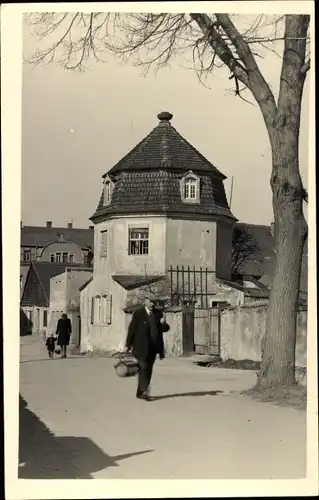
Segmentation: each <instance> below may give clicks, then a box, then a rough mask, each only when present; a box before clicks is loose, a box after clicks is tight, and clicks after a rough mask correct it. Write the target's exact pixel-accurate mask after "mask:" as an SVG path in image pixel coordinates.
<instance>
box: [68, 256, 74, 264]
mask: <svg viewBox="0 0 319 500" xmlns="http://www.w3.org/2000/svg"><path fill="white" fill-rule="evenodd" d="M69 262H70V264H72V263H73V262H74V255H72V254H70V255H69Z"/></svg>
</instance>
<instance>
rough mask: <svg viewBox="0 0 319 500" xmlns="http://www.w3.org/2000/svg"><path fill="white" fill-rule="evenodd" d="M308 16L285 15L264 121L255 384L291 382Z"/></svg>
mask: <svg viewBox="0 0 319 500" xmlns="http://www.w3.org/2000/svg"><path fill="white" fill-rule="evenodd" d="M308 25H309V18H308V17H307V16H286V33H285V36H286V39H285V49H284V58H283V65H282V72H281V78H280V81H281V85H280V92H279V98H278V110H277V114H276V119H275V121H274V123H273V126H271V127H268V133H269V138H270V143H271V148H272V176H271V187H272V192H273V208H274V218H275V239H276V266H275V274H274V281H273V286H272V290H271V294H270V303H269V308H268V316H267V325H266V333H265V336H264V338H263V344H262V363H261V370H260V372H259V376H258V383H257V389H264V388H268V387H274V386H280V385H290V384H294V383H295V350H296V328H297V324H296V320H297V304H298V295H299V283H300V271H301V261H302V252H303V246H304V241H305V237H306V234H307V224H306V221H305V218H304V215H303V199H304V190H303V185H302V180H301V177H300V173H299V129H300V114H301V101H302V92H303V88H304V81H305V71H304V60H305V47H306V43H305V37H306V34H307V29H308Z"/></svg>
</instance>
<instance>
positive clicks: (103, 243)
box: [100, 229, 108, 257]
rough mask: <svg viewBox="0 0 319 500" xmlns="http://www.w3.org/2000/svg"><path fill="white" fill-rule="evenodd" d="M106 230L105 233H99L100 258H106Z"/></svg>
mask: <svg viewBox="0 0 319 500" xmlns="http://www.w3.org/2000/svg"><path fill="white" fill-rule="evenodd" d="M107 238H108V237H107V229H106V230H105V231H101V241H100V245H101V246H100V249H101V250H100V256H101V257H106V256H107Z"/></svg>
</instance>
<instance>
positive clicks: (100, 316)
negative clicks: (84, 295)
mask: <svg viewBox="0 0 319 500" xmlns="http://www.w3.org/2000/svg"><path fill="white" fill-rule="evenodd" d="M92 307H93V316H92V311H91V323H92V322H93V324H94V325H97V326H107V325H110V324H111V322H112V295H111V294H110V293H102V294H97V295H95V297H92ZM92 320H93V321H92Z"/></svg>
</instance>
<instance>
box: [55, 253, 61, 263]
mask: <svg viewBox="0 0 319 500" xmlns="http://www.w3.org/2000/svg"><path fill="white" fill-rule="evenodd" d="M58 255H59V256H60V258H59V260H58ZM55 262H57V263H59V264H61V263H62V253H61V252H55Z"/></svg>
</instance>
